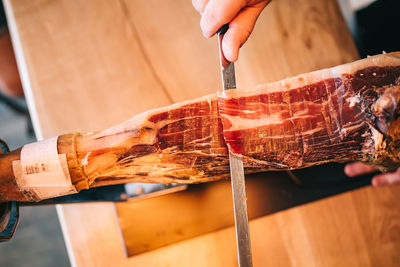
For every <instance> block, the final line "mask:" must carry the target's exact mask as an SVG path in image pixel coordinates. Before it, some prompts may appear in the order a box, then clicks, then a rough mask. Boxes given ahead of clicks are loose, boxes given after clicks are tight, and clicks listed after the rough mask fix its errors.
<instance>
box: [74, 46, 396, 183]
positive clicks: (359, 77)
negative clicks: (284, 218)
mask: <svg viewBox="0 0 400 267" xmlns="http://www.w3.org/2000/svg"><path fill="white" fill-rule="evenodd" d="M399 99H400V53H392V54H383V55H377V56H373V57H369V58H367V59H363V60H359V61H356V62H353V63H349V64H345V65H341V66H337V67H334V68H330V69H324V70H319V71H315V72H311V73H307V74H302V75H299V76H296V77H293V78H288V79H285V80H282V81H279V82H274V83H270V84H266V85H262V86H259V87H257V88H256V89H252V90H230V91H227V92H222V93H218V94H214V95H209V96H205V97H202V98H199V99H195V100H191V101H186V102H182V103H178V104H175V105H172V106H169V107H165V108H160V109H156V110H151V111H148V112H146V113H143V114H140V115H137V116H135V117H133V118H132V119H131V120H129V121H126V122H124V123H122V124H120V125H117V126H115V127H113V128H110V129H108V130H105V131H103V132H100V133H94V134H86V135H80V136H78V137H77V141H76V151H77V155H78V158H79V162H80V163H81V167H82V168H83V173H84V174H85V176H86V177H87V179H88V181H89V184H90V186H98V185H104V184H114V183H117V182H163V183H171V182H179V183H198V182H205V181H211V180H216V179H221V178H222V177H228V176H229V164H228V163H229V162H228V147H229V148H230V149H231V150H232V152H234V153H236V154H240V155H243V157H244V165H245V171H246V172H247V173H251V172H259V171H269V170H290V169H298V168H304V167H308V166H312V165H316V164H323V163H326V162H330V161H335V162H345V161H350V160H352V161H353V160H359V161H363V162H366V163H369V164H372V165H375V166H378V167H379V168H381V170H383V171H390V170H394V169H396V168H397V167H398V166H400V162H399V159H398V157H397V153H398V152H399V151H400V130H399V129H400V128H399V124H400V121H399V119H398V115H399V109H398V106H399V105H398V104H399Z"/></svg>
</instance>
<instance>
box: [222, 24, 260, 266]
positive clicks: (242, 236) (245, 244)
mask: <svg viewBox="0 0 400 267" xmlns="http://www.w3.org/2000/svg"><path fill="white" fill-rule="evenodd" d="M228 28H229V25H228V24H225V25H224V26H222V27H221V28H220V29H219V30H218V46H219V57H220V63H221V76H222V88H223V90H224V91H225V90H232V89H236V78H235V67H234V64H233V62H229V61H228V60H226V58H225V56H224V53H223V52H222V38H223V36H224V34H225V33H226V31H227V30H228ZM229 164H230V170H231V183H232V196H233V207H234V213H235V228H236V245H237V250H238V262H239V266H240V267H250V266H253V262H252V257H251V245H250V233H249V219H248V214H247V198H246V188H245V181H244V169H243V158H242V157H241V156H237V155H234V154H232V153H231V152H230V151H229Z"/></svg>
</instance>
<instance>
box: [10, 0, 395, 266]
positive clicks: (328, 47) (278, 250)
mask: <svg viewBox="0 0 400 267" xmlns="http://www.w3.org/2000/svg"><path fill="white" fill-rule="evenodd" d="M5 4H6V8H7V13H8V17H9V22H10V26H11V34H12V37H13V41H14V46H15V47H18V49H17V56H18V58H19V60H18V63H19V68H20V70H22V74H23V75H25V76H26V77H28V78H29V79H23V80H24V88H25V90H26V92H25V93H26V95H27V96H28V101H29V102H30V109H31V112H33V113H34V115H36V117H37V119H35V129H36V131H37V132H38V133H39V136H40V137H50V136H53V135H56V134H60V133H65V132H71V131H89V130H98V129H102V128H106V127H107V126H110V125H113V124H116V123H118V122H120V121H123V120H125V119H127V118H129V117H131V116H133V115H134V114H135V113H138V112H142V111H144V110H147V109H150V108H154V107H158V106H163V105H167V104H170V103H172V102H175V101H180V100H183V99H189V98H193V97H197V96H200V95H204V94H207V93H210V92H214V91H215V90H217V89H219V88H220V79H219V70H218V54H217V44H216V40H214V39H211V40H205V39H203V37H202V36H201V34H200V30H199V27H198V24H199V15H198V14H196V12H195V11H194V10H193V8H192V7H191V3H190V1H187V0H179V1H175V0H167V1H156V0H149V1H140V0H129V1H128V0H120V1H116V0H115V1H108V0H85V1H84V0H81V1H73V2H71V1H67V0H57V1H44V0H43V1H42V0H35V1H30V0H5ZM357 57H358V54H357V52H356V49H355V46H354V44H353V42H352V40H351V36H350V34H349V32H348V30H347V28H346V27H345V24H344V21H343V19H342V16H341V14H340V12H339V9H338V6H337V3H336V2H335V0H327V1H320V0H301V1H300V0H298V1H294V0H279V1H273V3H271V5H270V6H269V7H268V8H267V9H266V11H265V12H264V13H263V14H262V16H261V17H260V20H259V22H258V24H257V26H256V28H255V32H254V34H253V35H252V37H251V38H250V40H249V42H248V43H247V44H246V45H245V46H244V47H243V49H242V51H241V57H240V60H239V62H238V63H237V64H236V68H237V77H238V84H239V87H242V88H243V87H252V86H254V85H256V84H259V83H265V82H269V81H272V80H278V79H281V78H284V77H286V76H291V75H295V74H299V73H302V72H308V71H311V70H315V69H318V68H322V67H331V66H334V65H338V64H340V63H344V62H349V61H353V60H355V59H356V58H357ZM399 195H400V187H399V186H393V187H385V188H364V189H360V190H357V191H354V192H351V193H346V194H343V195H340V196H337V197H334V198H329V199H325V200H322V201H318V202H315V203H312V204H309V205H306V206H303V207H299V208H294V209H291V210H288V211H285V212H279V213H277V214H275V215H272V216H267V217H262V218H259V219H256V220H253V221H251V222H250V231H251V235H252V248H253V255H254V264H255V266H321V265H324V266H346V265H347V266H376V265H385V266H390V265H395V263H398V262H399V258H398V255H399V254H398V251H399V243H400V242H399V240H398V237H399V236H400V235H399V233H398V229H399V218H398V212H399V210H398V209H399V206H398V203H399V199H398V196H399ZM217 208H218V207H217ZM58 210H59V215H60V216H61V217H60V218H61V223H62V225H63V228H64V234H65V239H66V242H67V247H68V249H69V253H70V256H71V262H72V263H73V265H77V266H110V265H113V266H235V265H236V248H235V247H236V245H235V233H234V229H233V228H232V227H231V228H227V229H224V230H220V231H217V232H213V233H209V234H206V235H203V236H199V237H197V238H193V239H190V240H187V241H184V242H180V243H176V244H173V245H170V246H167V247H163V248H160V249H157V250H154V251H151V252H148V253H144V254H140V255H138V256H135V257H130V258H127V257H126V256H125V251H124V248H123V245H122V238H121V236H120V228H119V225H118V220H117V217H116V212H115V206H114V204H110V203H96V204H74V205H65V206H61V207H58ZM149 212H155V213H156V212H157V211H154V210H149ZM132 220H140V214H132Z"/></svg>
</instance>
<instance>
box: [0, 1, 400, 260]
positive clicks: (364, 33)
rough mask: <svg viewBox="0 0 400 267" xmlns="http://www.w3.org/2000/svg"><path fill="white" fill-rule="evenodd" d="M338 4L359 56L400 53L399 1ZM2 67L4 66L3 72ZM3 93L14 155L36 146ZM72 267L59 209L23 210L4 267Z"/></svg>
mask: <svg viewBox="0 0 400 267" xmlns="http://www.w3.org/2000/svg"><path fill="white" fill-rule="evenodd" d="M275 1H279V0H275ZM338 1H339V4H340V6H341V9H342V12H343V15H344V17H345V19H346V22H347V24H348V26H349V28H350V30H351V32H352V35H353V38H354V40H355V42H356V45H357V47H358V49H359V52H360V56H361V57H366V56H367V55H373V54H377V53H381V52H382V51H385V52H391V51H396V50H400V40H399V39H400V28H399V27H398V25H399V23H398V17H397V16H398V14H399V11H400V1H398V0H378V1H374V0H338ZM0 12H3V10H0ZM1 16H3V19H4V14H3V15H0V17H1ZM4 34H7V30H6V29H4V28H3V30H1V29H0V38H1V35H4ZM0 60H1V58H0ZM4 64H5V62H1V61H0V72H1V71H3V70H4V68H3V67H2V66H4ZM0 85H1V83H0ZM1 89H2V88H0V138H1V139H3V140H5V141H6V143H7V144H8V145H9V147H10V149H11V150H13V149H16V148H18V147H20V146H22V145H24V144H26V143H30V142H33V141H35V135H34V132H33V129H32V125H31V121H30V117H29V113H28V111H27V107H26V103H25V101H24V99H23V97H22V96H21V97H11V96H10V94H8V93H7V92H5V91H4V90H1ZM69 265H70V264H69V260H68V256H67V252H66V248H65V244H64V240H63V236H62V232H61V228H60V225H59V221H58V217H57V213H56V209H55V207H54V206H41V207H22V208H21V209H20V224H19V226H18V230H17V231H16V233H15V236H14V238H13V239H12V240H11V241H10V242H6V243H1V244H0V266H10V267H12V266H41V267H46V266H60V267H61V266H69Z"/></svg>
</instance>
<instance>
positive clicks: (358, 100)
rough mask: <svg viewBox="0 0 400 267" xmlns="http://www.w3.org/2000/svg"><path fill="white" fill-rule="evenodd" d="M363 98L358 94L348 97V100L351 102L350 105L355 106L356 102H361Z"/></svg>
mask: <svg viewBox="0 0 400 267" xmlns="http://www.w3.org/2000/svg"><path fill="white" fill-rule="evenodd" d="M360 101H361V98H360V96H358V95H356V96H352V97H349V98H347V99H346V102H348V103H350V104H349V107H351V108H352V107H354V106H355V105H356V104H358V103H360Z"/></svg>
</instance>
